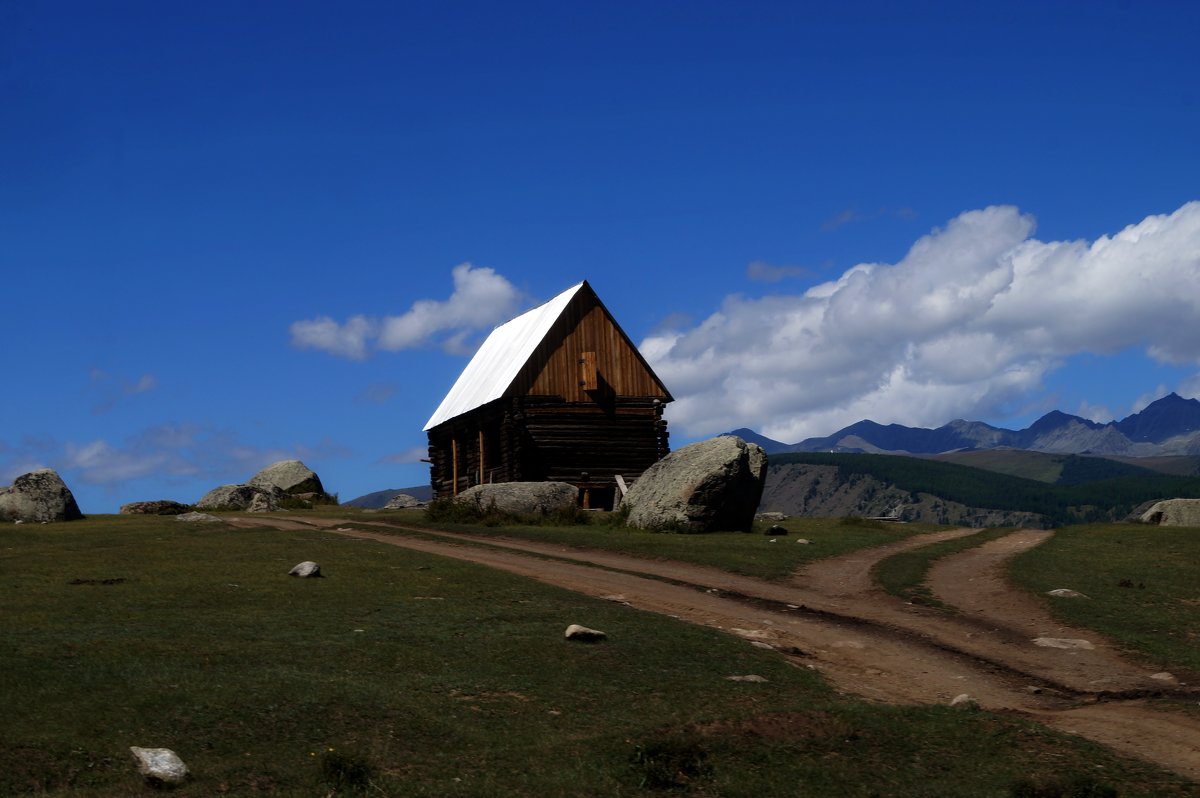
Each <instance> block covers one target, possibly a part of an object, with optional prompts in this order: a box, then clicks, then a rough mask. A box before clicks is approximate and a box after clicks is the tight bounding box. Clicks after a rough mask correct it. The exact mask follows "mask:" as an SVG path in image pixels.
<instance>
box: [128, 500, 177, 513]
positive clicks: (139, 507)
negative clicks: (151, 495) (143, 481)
mask: <svg viewBox="0 0 1200 798" xmlns="http://www.w3.org/2000/svg"><path fill="white" fill-rule="evenodd" d="M191 509H192V506H191V505H190V504H180V503H179V502H173V501H171V500H170V499H158V500H157V501H150V502H130V503H129V504H122V505H121V509H120V511H119V512H120V513H121V515H179V514H180V513H186V512H188V511H189V510H191Z"/></svg>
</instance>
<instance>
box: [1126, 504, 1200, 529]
mask: <svg viewBox="0 0 1200 798" xmlns="http://www.w3.org/2000/svg"><path fill="white" fill-rule="evenodd" d="M1141 520H1142V523H1145V524H1158V525H1159V526H1200V499H1167V500H1165V501H1161V502H1156V503H1155V504H1154V505H1153V506H1151V507H1150V509H1149V510H1147V511H1146V512H1144V513H1142V516H1141Z"/></svg>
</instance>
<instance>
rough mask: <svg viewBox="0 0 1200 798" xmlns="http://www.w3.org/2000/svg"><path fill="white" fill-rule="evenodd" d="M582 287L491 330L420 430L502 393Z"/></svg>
mask: <svg viewBox="0 0 1200 798" xmlns="http://www.w3.org/2000/svg"><path fill="white" fill-rule="evenodd" d="M582 287H583V283H579V284H578V285H574V286H572V287H570V288H568V289H567V290H566V291H563V292H562V293H561V294H559V295H558V296H556V297H554V298H553V299H551V300H550V301H549V302H546V303H545V304H544V305H538V306H537V307H536V308H534V309H533V310H529V311H526V312H525V313H522V314H521V315H520V316H517V317H516V318H515V319H513V320H512V321H507V322H505V323H504V324H501V325H500V326H499V327H497V328H496V329H494V330H492V334H491V335H489V336H488V337H487V340H486V341H484V342H483V345H482V346H481V347H479V351H478V352H476V353H475V356H474V357H472V358H471V362H470V363H468V364H467V367H466V368H465V369H463V372H462V374H459V375H458V380H457V381H455V383H454V387H453V388H451V389H450V393H448V394H446V398H445V399H443V400H442V403H441V404H440V405H438V409H437V410H435V411H433V415H432V416H430V417H429V421H428V422H426V424H425V430H424V431H426V432H428V431H429V430H431V429H433V428H434V427H436V426H437V425H438V424H442V423H444V422H446V421H449V420H450V419H452V418H455V417H456V416H461V415H462V414H463V413H467V412H469V411H471V410H474V409H475V408H477V407H481V406H483V405H485V404H487V403H488V402H491V401H493V400H495V399H499V398H500V397H502V396H504V392H505V391H507V390H508V387H509V386H510V385H512V382H513V380H515V379H516V378H517V374H518V373H519V372H520V371H521V367H522V366H524V365H525V364H526V363H527V362H529V358H530V357H532V356H533V352H534V350H535V349H537V347H538V344H540V343H541V342H542V339H543V338H545V337H546V334H547V333H549V332H550V328H551V327H552V326H553V325H554V322H556V321H558V317H559V316H561V315H562V312H563V311H564V310H566V308H567V305H568V304H570V302H571V300H572V299H573V298H574V297H575V294H577V293H578V292H579V289H580V288H582Z"/></svg>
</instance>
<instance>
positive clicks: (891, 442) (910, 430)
mask: <svg viewBox="0 0 1200 798" xmlns="http://www.w3.org/2000/svg"><path fill="white" fill-rule="evenodd" d="M727 434H729V435H736V436H737V437H739V438H742V439H743V440H746V441H749V442H751V443H757V444H758V445H759V446H762V447H763V449H764V450H765V451H766V452H767V453H768V454H777V453H783V452H843V453H869V454H914V455H930V454H942V453H945V452H954V451H964V450H966V451H969V450H979V449H1026V450H1029V451H1036V452H1048V453H1053V454H1090V455H1098V456H1120V457H1161V456H1167V455H1200V401H1197V400H1196V399H1184V398H1183V397H1181V396H1179V395H1178V394H1175V393H1171V394H1168V395H1167V396H1164V397H1162V398H1161V399H1158V400H1155V401H1154V402H1151V403H1150V404H1149V405H1147V406H1146V407H1145V408H1144V409H1143V410H1142V411H1141V412H1138V413H1134V414H1133V415H1130V416H1127V417H1125V418H1123V419H1121V420H1120V421H1110V422H1109V423H1107V424H1100V423H1098V422H1095V421H1090V420H1088V419H1086V418H1081V417H1079V416H1073V415H1070V414H1068V413H1063V412H1061V411H1058V410H1054V411H1051V412H1049V413H1047V414H1046V415H1044V416H1042V417H1041V418H1039V419H1038V420H1037V421H1035V422H1033V424H1031V425H1030V426H1028V427H1026V428H1025V429H1022V430H1010V429H1005V428H1003V427H993V426H992V425H990V424H985V423H983V422H981V421H964V420H962V419H957V420H955V421H951V422H949V423H948V424H944V425H943V426H940V427H938V428H937V429H927V428H924V427H906V426H903V425H901V424H887V425H884V424H878V423H876V422H874V421H869V420H863V421H859V422H857V423H854V424H851V425H850V426H848V427H844V428H842V429H840V430H838V431H837V432H835V433H833V434H832V435H827V436H825V437H821V438H806V439H805V440H802V441H800V442H799V443H793V444H787V443H783V442H780V441H776V440H772V439H771V438H768V437H766V436H764V435H760V434H758V433H757V432H755V431H754V430H751V429H745V428H743V429H737V430H733V431H732V432H729V433H727Z"/></svg>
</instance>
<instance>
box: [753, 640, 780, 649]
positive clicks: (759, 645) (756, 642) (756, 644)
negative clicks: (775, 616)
mask: <svg viewBox="0 0 1200 798" xmlns="http://www.w3.org/2000/svg"><path fill="white" fill-rule="evenodd" d="M750 645H752V646H754V647H755V648H765V649H766V650H767V651H774V650H775V646H773V645H771V644H770V643H764V642H763V641H761V640H751V641H750Z"/></svg>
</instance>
